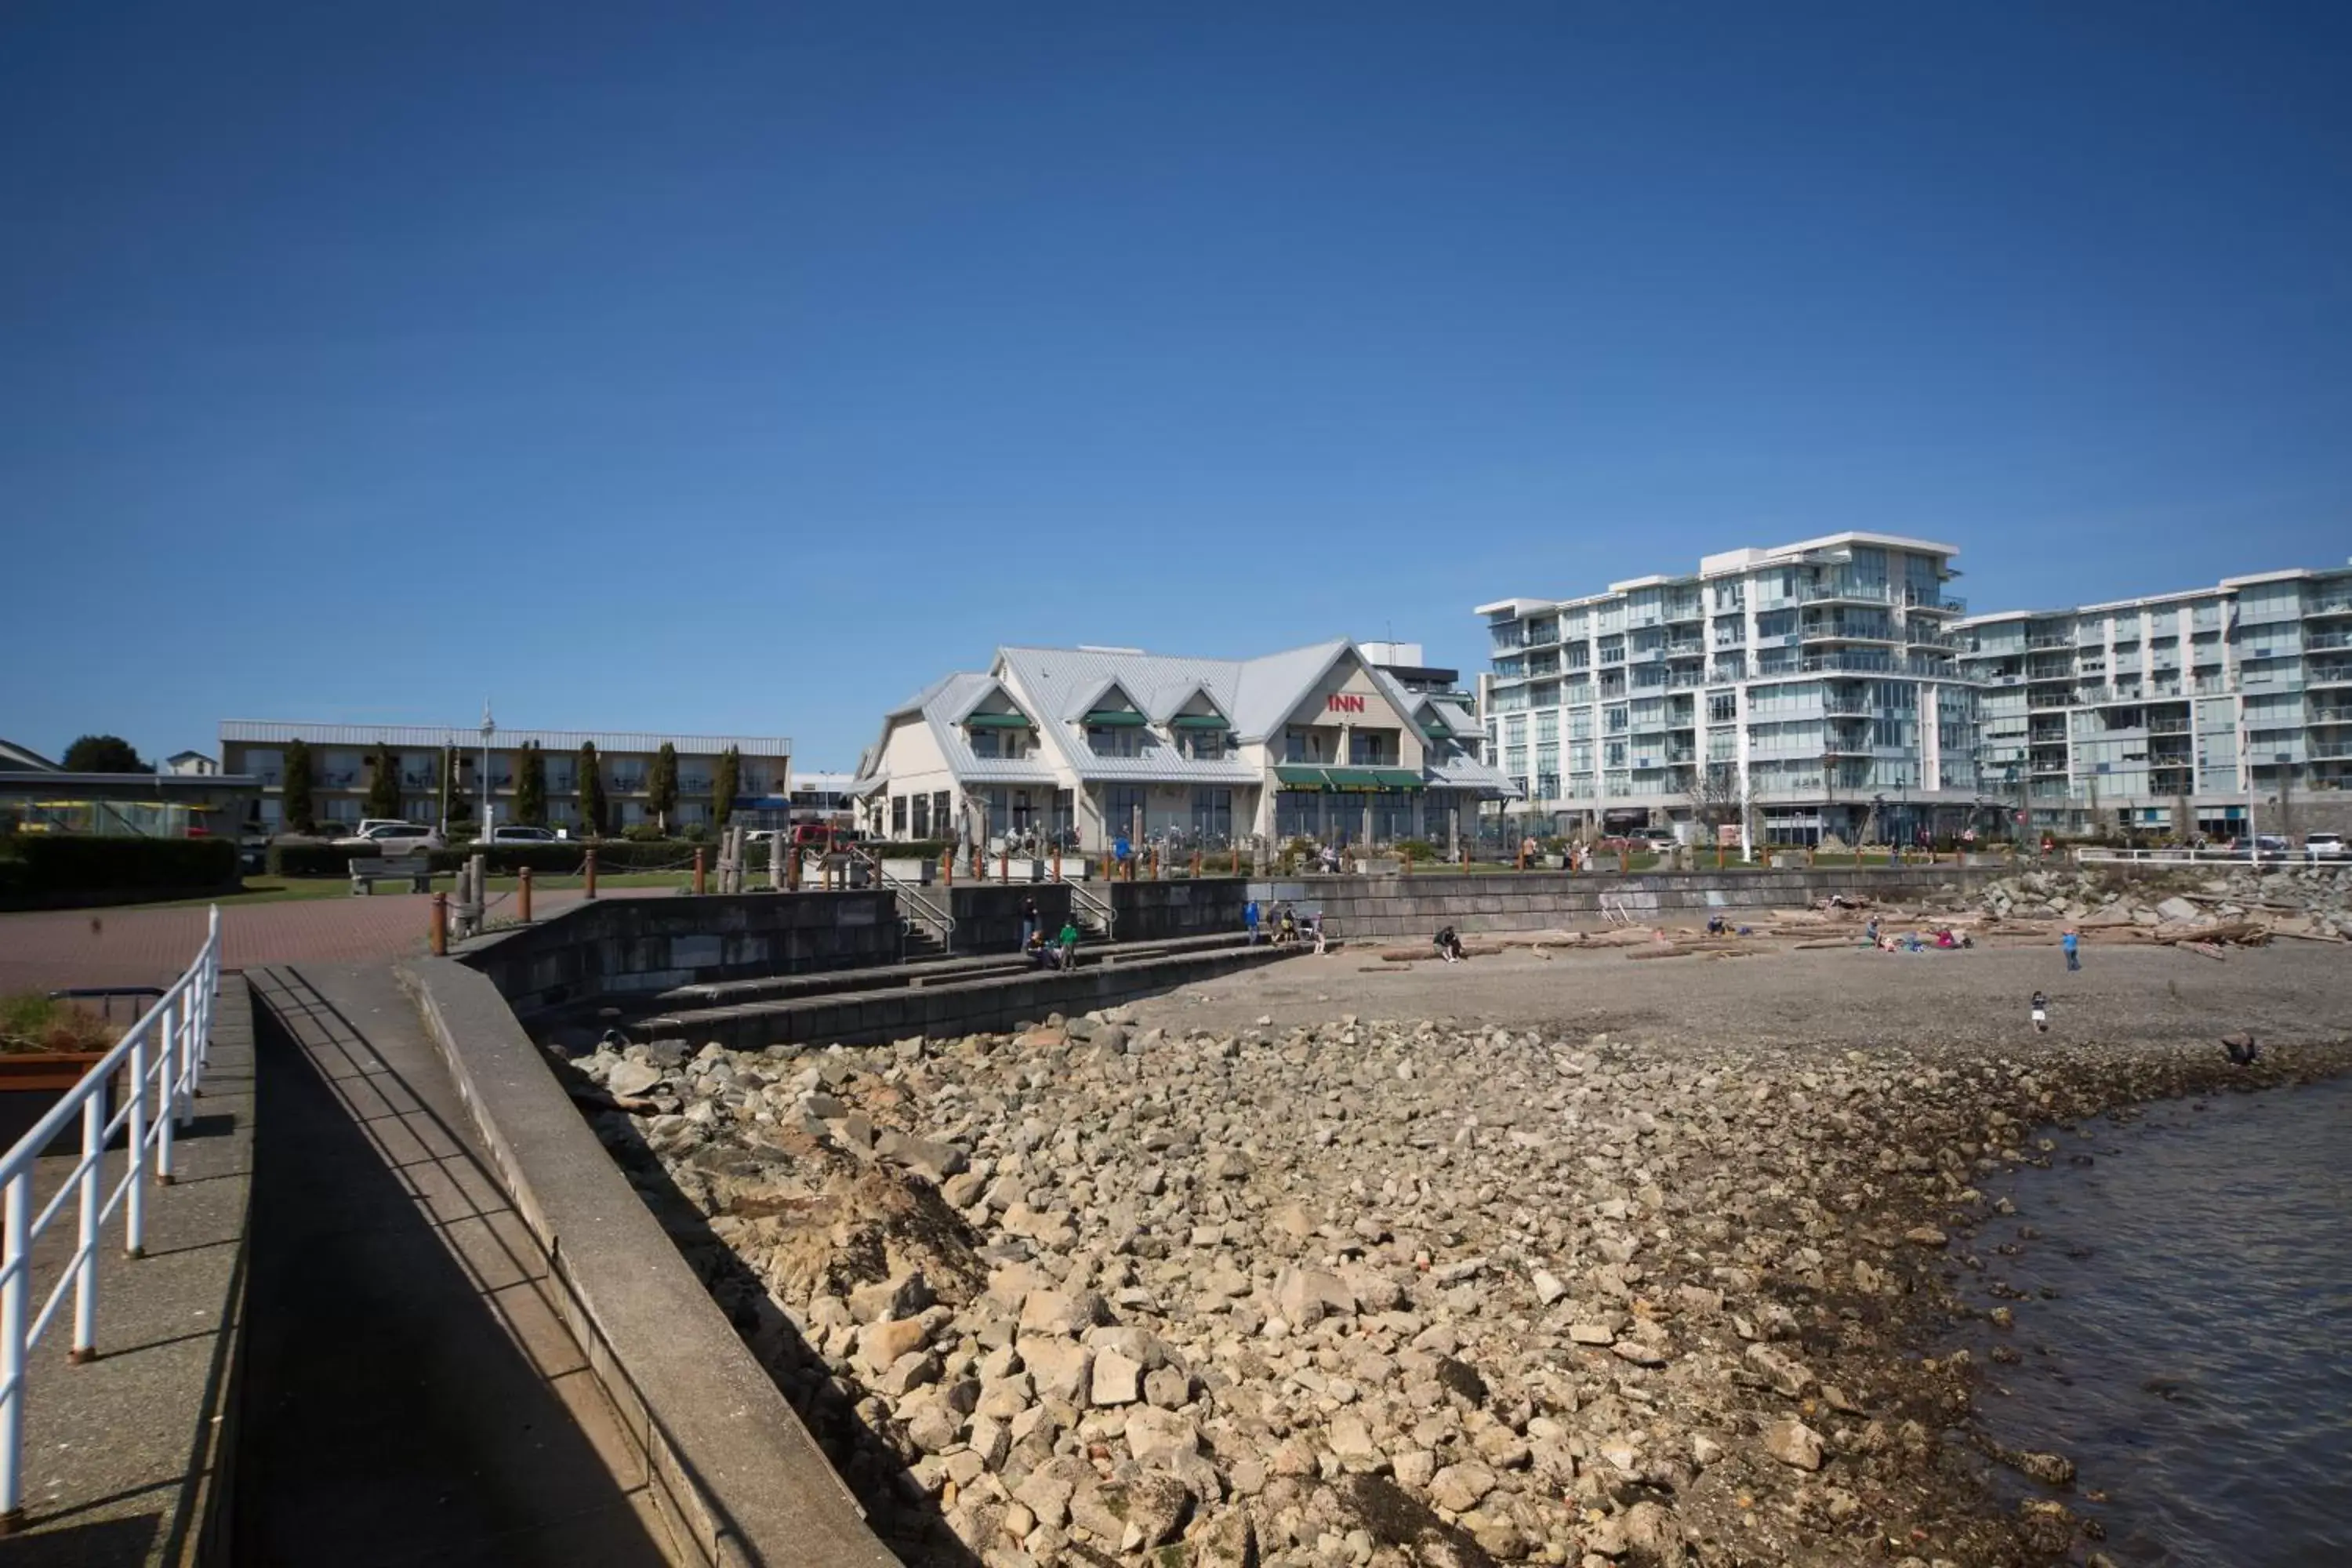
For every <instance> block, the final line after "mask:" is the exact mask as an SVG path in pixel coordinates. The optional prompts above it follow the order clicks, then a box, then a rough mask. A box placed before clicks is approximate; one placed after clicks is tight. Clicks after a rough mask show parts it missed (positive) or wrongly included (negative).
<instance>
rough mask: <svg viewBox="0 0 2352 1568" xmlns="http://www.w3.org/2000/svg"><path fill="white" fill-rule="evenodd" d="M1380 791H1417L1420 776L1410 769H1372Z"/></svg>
mask: <svg viewBox="0 0 2352 1568" xmlns="http://www.w3.org/2000/svg"><path fill="white" fill-rule="evenodd" d="M1372 772H1373V773H1378V774H1379V775H1380V780H1381V788H1382V789H1419V788H1420V787H1421V775H1420V774H1419V773H1415V772H1413V771H1412V769H1411V768H1374V769H1373V770H1372Z"/></svg>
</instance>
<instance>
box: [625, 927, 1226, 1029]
mask: <svg viewBox="0 0 2352 1568" xmlns="http://www.w3.org/2000/svg"><path fill="white" fill-rule="evenodd" d="M1248 940H1249V938H1248V936H1247V935H1246V934H1245V933H1244V932H1241V931H1233V932H1220V933H1218V934H1216V935H1214V936H1195V937H1170V938H1166V939H1163V940H1160V941H1156V942H1080V943H1079V944H1078V963H1079V965H1080V967H1084V966H1086V965H1087V964H1092V963H1134V962H1135V961H1136V960H1138V959H1143V958H1157V957H1160V956H1161V955H1162V954H1167V953H1180V952H1219V951H1222V950H1223V949H1226V948H1234V947H1241V946H1244V945H1245V944H1246V943H1247V942H1248ZM1032 967H1033V966H1032V965H1031V964H1030V963H1029V961H1028V960H1027V959H1026V958H1024V957H1023V956H1022V955H1021V954H1019V953H1014V952H987V953H967V954H964V955H962V956H961V957H954V958H950V957H946V956H939V957H933V958H927V959H923V960H920V961H915V962H909V963H901V964H893V965H889V966H887V967H885V968H878V969H832V970H824V971H820V972H818V973H809V974H771V975H763V976H761V977H760V978H758V979H753V980H727V981H712V982H706V983H703V984H695V985H678V986H673V987H672V988H670V989H669V990H667V991H661V992H656V993H655V994H653V995H651V996H649V997H647V998H646V1005H651V1006H653V1007H655V1008H656V1009H658V1010H660V1011H662V1012H665V1013H674V1012H687V1011H694V1010H698V1009H703V1008H710V1007H733V1006H740V1005H743V1004H745V1003H750V1002H768V1001H783V1000H788V999H792V998H795V997H806V996H823V995H828V994H835V993H838V992H844V991H874V990H885V989H887V988H889V987H891V986H894V985H908V986H928V985H937V984H942V983H944V982H948V981H954V980H972V979H981V978H984V977H986V976H989V975H997V974H1026V973H1030V972H1031V970H1032Z"/></svg>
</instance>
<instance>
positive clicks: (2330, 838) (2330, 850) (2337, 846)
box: [2303, 833, 2352, 860]
mask: <svg viewBox="0 0 2352 1568" xmlns="http://www.w3.org/2000/svg"><path fill="white" fill-rule="evenodd" d="M2303 853H2304V855H2305V858H2308V859H2313V860H2341V859H2343V858H2346V856H2347V854H2352V851H2347V849H2346V848H2345V847H2344V835H2342V834H2341V833H2306V834H2305V835H2304V836H2303Z"/></svg>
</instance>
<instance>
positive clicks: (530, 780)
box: [514, 741, 547, 827]
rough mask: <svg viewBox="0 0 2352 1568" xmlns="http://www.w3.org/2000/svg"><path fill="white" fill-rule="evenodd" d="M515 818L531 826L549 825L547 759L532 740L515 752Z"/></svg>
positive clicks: (537, 743)
mask: <svg viewBox="0 0 2352 1568" xmlns="http://www.w3.org/2000/svg"><path fill="white" fill-rule="evenodd" d="M514 809H515V820H516V821H517V822H520V823H522V824H524V825H525V826H530V827H544V826H547V759H546V758H545V757H542V756H541V755H540V754H539V742H537V741H531V742H527V743H526V744H525V745H524V746H523V748H522V749H521V750H520V751H519V752H516V753H515V805H514Z"/></svg>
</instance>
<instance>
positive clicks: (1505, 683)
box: [1477, 532, 1997, 843]
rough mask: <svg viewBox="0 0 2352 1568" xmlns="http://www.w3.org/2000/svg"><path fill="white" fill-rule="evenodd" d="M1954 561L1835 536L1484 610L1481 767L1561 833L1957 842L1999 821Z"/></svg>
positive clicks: (1943, 554)
mask: <svg viewBox="0 0 2352 1568" xmlns="http://www.w3.org/2000/svg"><path fill="white" fill-rule="evenodd" d="M1957 553H1958V552H1957V551H1956V550H1955V549H1954V547H1952V546H1951V545H1948V544H1937V543H1934V542H1929V541H1927V540H1922V539H1906V538H1903V537H1901V536H1899V535H1895V534H1882V533H1861V532H1849V533H1836V534H1831V535H1829V536H1827V537H1825V538H1822V539H1809V540H1805V541H1803V542H1799V543H1795V544H1783V545H1776V546H1773V547H1770V548H1768V549H1750V550H1734V551H1728V552H1724V553H1722V554H1719V555H1708V556H1705V557H1702V558H1701V559H1700V561H1699V563H1698V570H1697V571H1696V572H1695V573H1692V574H1687V575H1675V576H1654V577H1636V578H1633V579H1631V580H1629V581H1626V582H1622V583H1612V584H1610V585H1609V589H1608V592H1606V593H1602V594H1594V595H1588V596H1586V597H1582V598H1572V599H1503V600H1498V601H1496V603H1494V604H1489V605H1479V606H1478V610H1477V613H1478V614H1479V615H1481V616H1485V617H1486V624H1487V629H1488V635H1489V637H1491V638H1492V641H1493V646H1494V658H1493V666H1492V668H1491V670H1490V672H1489V673H1488V674H1487V675H1486V677H1485V678H1484V679H1483V680H1482V682H1481V687H1482V691H1481V697H1482V706H1483V712H1482V717H1483V720H1484V722H1485V725H1486V734H1487V743H1488V747H1489V751H1488V756H1489V757H1490V758H1491V759H1492V760H1493V761H1494V762H1495V763H1496V764H1497V765H1498V766H1499V767H1500V768H1501V770H1502V772H1503V773H1505V774H1506V775H1507V776H1508V777H1509V778H1511V779H1512V780H1514V781H1515V782H1516V783H1517V784H1518V786H1519V787H1520V789H1521V790H1523V791H1524V792H1525V794H1526V795H1527V797H1528V799H1527V806H1528V809H1530V810H1532V811H1535V812H1538V813H1549V814H1550V815H1551V816H1553V817H1554V819H1555V822H1554V826H1557V827H1559V828H1561V829H1568V828H1571V827H1576V826H1584V827H1591V828H1600V829H1603V830H1607V829H1612V828H1616V827H1622V826H1635V825H1644V824H1650V823H1654V822H1659V821H1687V820H1691V819H1693V818H1704V817H1708V816H1713V817H1716V818H1717V819H1718V820H1727V819H1737V817H1738V816H1739V815H1740V809H1739V808H1740V805H1741V804H1742V803H1744V804H1745V805H1746V806H1747V808H1748V819H1749V821H1750V823H1751V824H1752V826H1753V828H1754V829H1755V831H1757V832H1758V833H1759V834H1760V835H1761V836H1762V837H1763V838H1764V839H1765V840H1766V841H1767V842H1771V843H1813V842H1816V841H1818V840H1819V839H1820V838H1821V837H1823V836H1824V835H1836V836H1838V837H1844V838H1848V839H1851V838H1853V837H1855V836H1856V835H1857V834H1860V833H1863V832H1864V831H1869V832H1871V833H1872V834H1874V836H1875V835H1885V834H1891V835H1894V836H1896V837H1902V838H1905V839H1908V838H1910V837H1913V836H1914V835H1915V834H1916V832H1918V831H1920V830H1923V829H1925V830H1934V831H1957V830H1958V829H1959V828H1960V827H1962V826H1967V825H1968V824H1969V822H1970V821H1971V820H1972V819H1973V818H1974V816H1976V815H1977V814H1979V813H1984V812H1990V811H1991V810H1994V809H1997V803H1996V802H1993V801H1991V800H1990V799H1989V798H1987V797H1986V796H1985V795H1983V794H1982V793H1981V789H1980V780H1979V774H1978V772H1977V763H1976V754H1977V735H1976V724H1977V687H1976V684H1975V682H1974V681H1972V680H1970V679H1968V678H1967V677H1966V676H1965V675H1964V674H1963V672H1962V671H1961V669H1960V668H1959V663H1958V646H1959V645H1958V639H1957V638H1956V637H1954V636H1953V632H1952V626H1953V623H1954V621H1955V620H1956V619H1957V618H1958V616H1960V615H1961V614H1962V613H1963V612H1964V610H1965V608H1966V606H1965V605H1963V604H1962V603H1961V602H1960V601H1959V600H1958V599H1957V598H1954V597H1952V596H1951V595H1949V594H1948V592H1947V591H1946V586H1947V584H1948V583H1949V581H1950V580H1951V578H1952V577H1953V576H1954V575H1955V573H1954V571H1953V568H1952V564H1951V562H1952V557H1953V556H1954V555H1955V554H1957ZM1513 809H1515V810H1516V809H1518V808H1517V807H1516V806H1515V807H1514V808H1513Z"/></svg>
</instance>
